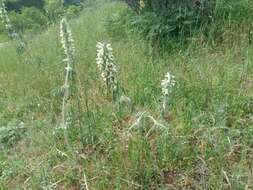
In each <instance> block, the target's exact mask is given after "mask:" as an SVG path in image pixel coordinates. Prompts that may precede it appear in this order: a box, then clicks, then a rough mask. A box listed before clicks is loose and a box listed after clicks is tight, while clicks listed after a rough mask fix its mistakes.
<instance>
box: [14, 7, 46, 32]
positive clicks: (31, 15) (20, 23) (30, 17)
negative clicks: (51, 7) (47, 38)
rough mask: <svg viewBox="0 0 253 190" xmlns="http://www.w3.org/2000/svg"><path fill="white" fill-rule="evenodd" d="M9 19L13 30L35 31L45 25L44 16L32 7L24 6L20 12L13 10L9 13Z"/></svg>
mask: <svg viewBox="0 0 253 190" xmlns="http://www.w3.org/2000/svg"><path fill="white" fill-rule="evenodd" d="M10 19H11V22H12V24H13V26H14V28H15V31H18V32H21V33H23V32H25V31H32V32H37V31H40V30H41V29H45V28H46V26H47V18H46V16H44V14H43V12H42V11H40V10H39V9H36V8H34V7H24V8H22V10H21V12H14V11H13V12H11V13H10Z"/></svg>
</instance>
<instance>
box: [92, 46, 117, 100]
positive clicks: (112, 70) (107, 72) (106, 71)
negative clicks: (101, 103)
mask: <svg viewBox="0 0 253 190" xmlns="http://www.w3.org/2000/svg"><path fill="white" fill-rule="evenodd" d="M96 47H97V58H96V61H97V66H98V68H99V70H100V72H101V77H102V79H103V81H104V83H105V85H106V88H107V91H108V92H110V93H112V95H113V98H114V100H115V98H116V93H117V91H118V82H117V73H118V71H117V67H116V65H115V64H114V56H113V50H112V47H111V44H108V43H101V42H98V43H97V46H96Z"/></svg>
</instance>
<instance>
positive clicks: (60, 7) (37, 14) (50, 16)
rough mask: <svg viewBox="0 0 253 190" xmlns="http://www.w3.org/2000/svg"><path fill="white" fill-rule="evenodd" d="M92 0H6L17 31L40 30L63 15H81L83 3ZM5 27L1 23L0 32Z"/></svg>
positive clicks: (70, 16)
mask: <svg viewBox="0 0 253 190" xmlns="http://www.w3.org/2000/svg"><path fill="white" fill-rule="evenodd" d="M86 2H90V0H36V1H34V0H6V8H7V10H8V12H9V16H10V19H11V23H12V25H13V26H14V29H15V31H17V32H25V31H30V32H38V31H41V30H43V29H45V28H46V27H47V26H48V25H49V24H54V23H56V22H57V21H58V20H59V19H60V18H61V17H62V16H63V15H65V16H67V17H68V18H73V17H75V16H77V15H79V13H80V11H81V10H82V7H83V5H84V4H85V3H86ZM4 30H5V27H4V25H3V23H2V22H1V23H0V33H2V32H4Z"/></svg>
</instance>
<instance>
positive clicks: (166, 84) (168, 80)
mask: <svg viewBox="0 0 253 190" xmlns="http://www.w3.org/2000/svg"><path fill="white" fill-rule="evenodd" d="M175 84H176V81H175V77H174V76H173V75H171V74H170V73H169V72H167V73H166V75H165V77H164V79H163V80H162V82H161V87H162V94H163V104H162V108H163V111H165V110H166V103H167V99H168V96H169V94H170V93H171V89H172V88H173V87H174V86H175Z"/></svg>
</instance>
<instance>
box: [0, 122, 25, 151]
mask: <svg viewBox="0 0 253 190" xmlns="http://www.w3.org/2000/svg"><path fill="white" fill-rule="evenodd" d="M24 131H25V127H24V123H22V122H14V123H9V124H8V125H6V126H0V149H1V148H3V147H1V146H4V145H9V146H10V145H11V146H13V145H15V144H16V143H17V142H18V141H19V140H20V139H21V137H22V135H23V133H24Z"/></svg>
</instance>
